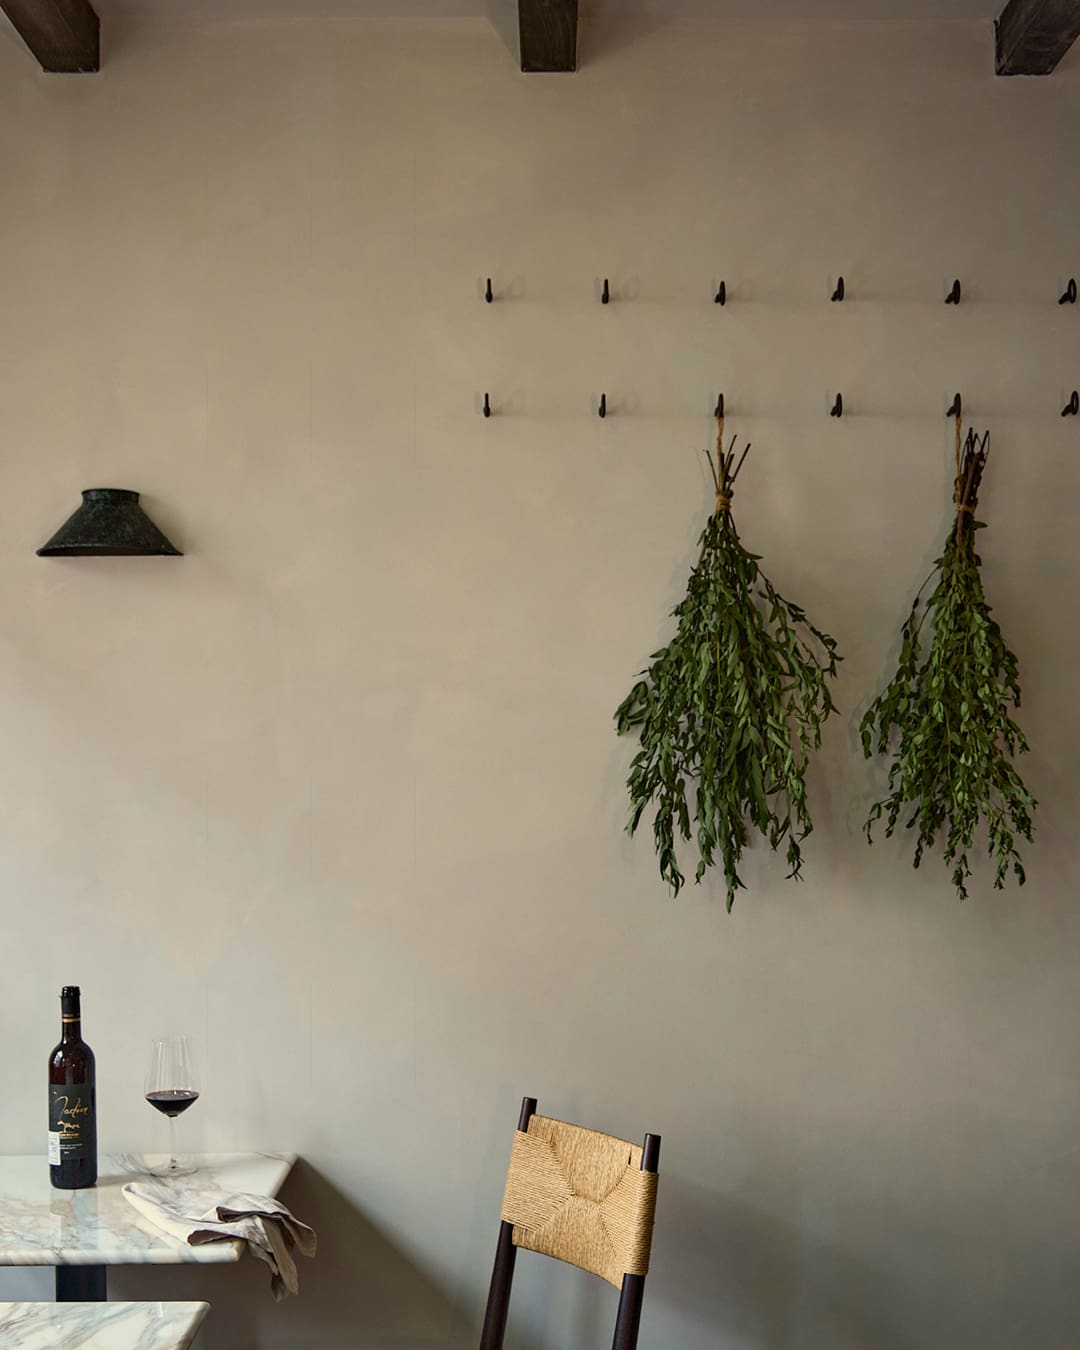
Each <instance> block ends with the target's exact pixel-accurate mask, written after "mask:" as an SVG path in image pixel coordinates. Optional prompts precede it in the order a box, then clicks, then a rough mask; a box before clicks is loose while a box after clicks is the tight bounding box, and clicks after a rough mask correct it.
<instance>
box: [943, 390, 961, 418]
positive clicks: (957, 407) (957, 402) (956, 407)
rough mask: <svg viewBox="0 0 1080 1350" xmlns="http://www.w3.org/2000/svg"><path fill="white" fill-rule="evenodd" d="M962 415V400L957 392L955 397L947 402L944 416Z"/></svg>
mask: <svg viewBox="0 0 1080 1350" xmlns="http://www.w3.org/2000/svg"><path fill="white" fill-rule="evenodd" d="M963 415H964V401H963V399H962V398H961V397H960V395H959V394H957V395H956V397H955V398H954V399H953V401H952V402H951V403H950V404H949V406H948V408H946V410H945V416H946V417H963Z"/></svg>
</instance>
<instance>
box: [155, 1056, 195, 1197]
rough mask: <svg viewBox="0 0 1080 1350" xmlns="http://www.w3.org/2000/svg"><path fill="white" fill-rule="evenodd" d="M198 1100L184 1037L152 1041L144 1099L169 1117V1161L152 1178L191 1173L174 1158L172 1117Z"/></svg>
mask: <svg viewBox="0 0 1080 1350" xmlns="http://www.w3.org/2000/svg"><path fill="white" fill-rule="evenodd" d="M198 1099H199V1084H198V1080H197V1078H196V1076H195V1069H194V1067H193V1064H192V1058H191V1046H190V1045H189V1044H188V1038H187V1037H186V1036H168V1037H166V1038H165V1039H164V1040H160V1041H155V1042H154V1043H153V1046H152V1047H151V1049H150V1065H149V1067H148V1068H147V1070H146V1100H147V1101H148V1102H149V1103H150V1105H151V1106H153V1107H155V1108H156V1109H157V1110H158V1111H160V1112H161V1113H162V1115H165V1116H168V1118H169V1161H168V1164H167V1165H166V1166H165V1167H164V1168H162V1169H161V1170H160V1172H159V1173H156V1175H160V1176H165V1177H182V1176H187V1175H188V1174H189V1173H191V1172H194V1171H195V1168H194V1166H193V1165H192V1164H190V1163H183V1162H181V1161H180V1160H179V1159H178V1158H177V1156H176V1117H177V1116H179V1115H181V1114H182V1113H183V1112H184V1111H186V1110H187V1109H188V1107H189V1106H191V1105H192V1103H193V1102H196V1101H198Z"/></svg>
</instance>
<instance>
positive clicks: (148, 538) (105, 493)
mask: <svg viewBox="0 0 1080 1350" xmlns="http://www.w3.org/2000/svg"><path fill="white" fill-rule="evenodd" d="M82 498H83V500H82V506H80V507H79V509H78V510H77V511H76V512H75V514H74V515H73V516H71V517H69V518H68V519H67V520H65V521H64V523H63V525H61V526H60V528H59V529H58V530H57V531H56V533H55V534H54V535H53V537H52V538H51V539H50V540H49V542H48V543H47V544H45V545H44V546H43V547H42V548H39V549H38V556H39V557H41V558H92V557H108V556H111V555H121V556H125V557H131V556H135V555H146V554H158V555H161V554H166V555H168V556H170V557H174V558H179V557H182V556H183V555H182V554H181V552H180V550H179V549H178V548H174V547H173V546H172V544H171V543H169V541H168V539H166V538H165V536H164V535H163V534H162V533H161V531H160V530H159V529H158V527H157V526H156V525H155V524H154V522H153V521H152V520H151V519H150V517H149V516H148V515H147V514H146V512H145V511H144V510H143V509H142V507H141V506H140V505H139V494H138V493H137V492H130V491H128V489H127V488H87V489H86V490H85V491H84V492H83V495H82Z"/></svg>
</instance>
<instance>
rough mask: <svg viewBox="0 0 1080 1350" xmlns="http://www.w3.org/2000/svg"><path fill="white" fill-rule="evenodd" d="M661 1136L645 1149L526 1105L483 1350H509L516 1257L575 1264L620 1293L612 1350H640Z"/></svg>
mask: <svg viewBox="0 0 1080 1350" xmlns="http://www.w3.org/2000/svg"><path fill="white" fill-rule="evenodd" d="M659 1161H660V1136H659V1135H658V1134H647V1135H646V1136H645V1143H644V1145H643V1146H639V1145H637V1144H628V1143H627V1142H626V1141H625V1140H624V1139H616V1138H614V1137H613V1136H612V1135H610V1134H598V1133H597V1132H596V1131H595V1130H585V1129H582V1128H581V1126H580V1125H567V1124H566V1123H565V1122H564V1121H561V1120H551V1119H549V1118H548V1117H546V1116H538V1115H537V1114H536V1099H535V1097H526V1098H525V1100H524V1101H523V1102H522V1103H521V1116H520V1117H519V1119H518V1127H517V1133H516V1134H515V1135H514V1147H513V1151H512V1153H511V1155H510V1170H509V1172H508V1173H507V1177H506V1191H505V1194H504V1195H503V1207H502V1225H501V1227H500V1228H499V1243H498V1246H497V1247H496V1249H495V1268H494V1270H493V1271H492V1273H491V1289H490V1291H489V1293H488V1301H487V1312H486V1313H485V1315H484V1329H483V1332H482V1333H481V1336H480V1350H502V1348H503V1337H504V1335H505V1333H506V1314H507V1309H508V1308H509V1306H510V1286H511V1284H512V1282H513V1279H514V1262H515V1260H516V1258H517V1249H518V1248H519V1247H526V1248H528V1249H529V1250H530V1251H534V1252H541V1253H542V1254H543V1255H545V1256H553V1257H555V1258H556V1259H557V1260H560V1261H568V1262H569V1263H570V1264H571V1265H574V1266H578V1267H580V1268H581V1269H582V1270H588V1271H591V1272H592V1273H593V1274H594V1275H599V1276H600V1277H601V1278H602V1279H605V1280H607V1281H608V1282H609V1283H610V1284H613V1285H614V1286H615V1288H616V1289H618V1290H619V1311H618V1315H617V1317H616V1319H615V1338H614V1340H613V1341H612V1350H636V1346H637V1340H638V1326H639V1324H640V1322H641V1300H642V1295H643V1293H644V1290H645V1275H646V1273H647V1272H648V1269H649V1248H650V1246H651V1245H652V1228H653V1213H654V1211H655V1208H656V1181H657V1170H658V1165H659Z"/></svg>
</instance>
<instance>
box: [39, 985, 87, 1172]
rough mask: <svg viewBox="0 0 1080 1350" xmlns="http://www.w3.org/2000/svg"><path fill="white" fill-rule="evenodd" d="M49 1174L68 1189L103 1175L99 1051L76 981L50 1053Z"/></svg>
mask: <svg viewBox="0 0 1080 1350" xmlns="http://www.w3.org/2000/svg"><path fill="white" fill-rule="evenodd" d="M49 1180H50V1181H51V1182H52V1184H53V1185H54V1186H56V1187H58V1188H59V1189H60V1190H64V1191H77V1190H81V1189H82V1188H83V1187H84V1186H93V1184H94V1183H95V1182H96V1181H97V1088H96V1085H95V1082H94V1052H93V1050H91V1049H90V1047H89V1046H88V1045H87V1044H86V1042H85V1041H84V1040H83V1038H82V1016H81V1012H80V1007H79V987H78V985H74V984H66V985H65V986H64V987H63V989H62V990H61V991H60V1044H59V1045H58V1046H57V1047H56V1048H55V1049H54V1050H53V1052H52V1054H51V1055H50V1056H49Z"/></svg>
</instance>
